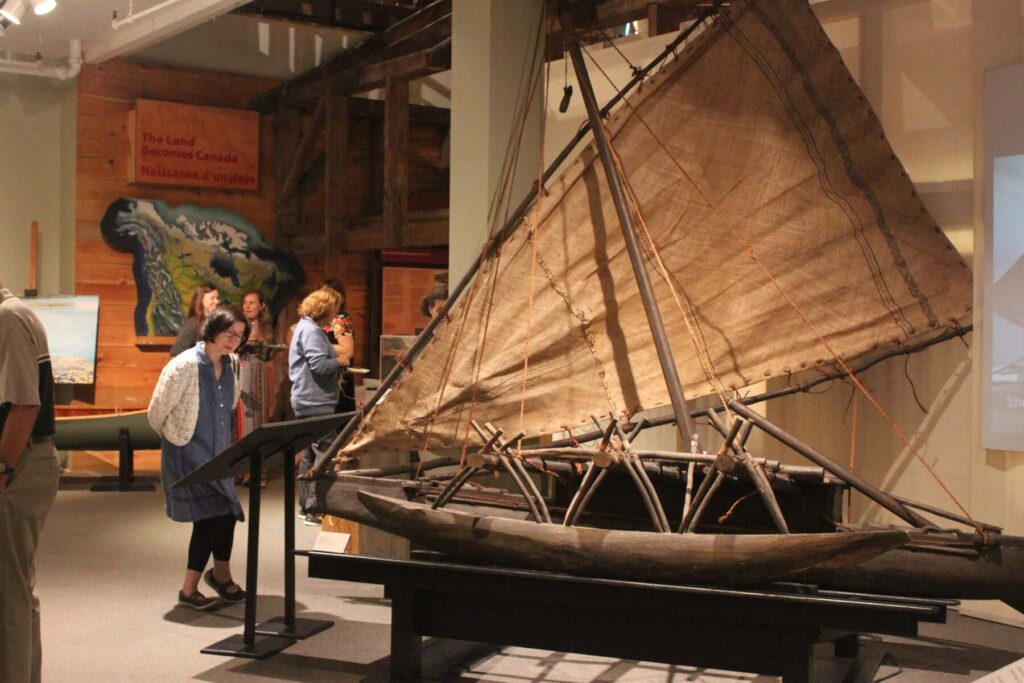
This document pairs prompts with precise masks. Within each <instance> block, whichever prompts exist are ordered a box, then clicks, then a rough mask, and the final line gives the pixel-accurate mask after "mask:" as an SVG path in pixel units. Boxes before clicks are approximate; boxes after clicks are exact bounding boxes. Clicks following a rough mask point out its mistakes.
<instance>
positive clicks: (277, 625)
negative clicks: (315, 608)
mask: <svg viewBox="0 0 1024 683" xmlns="http://www.w3.org/2000/svg"><path fill="white" fill-rule="evenodd" d="M332 626H334V622H333V621H328V620H327V619H296V620H295V626H293V627H291V628H289V627H288V625H287V624H286V623H285V620H284V617H274V618H273V619H270V620H268V621H264V622H263V623H262V624H256V633H259V634H260V635H265V636H284V637H285V638H294V639H295V640H305V639H306V638H309V637H310V636H315V635H316V634H317V633H320V632H321V631H326V630H327V629H329V628H330V627H332Z"/></svg>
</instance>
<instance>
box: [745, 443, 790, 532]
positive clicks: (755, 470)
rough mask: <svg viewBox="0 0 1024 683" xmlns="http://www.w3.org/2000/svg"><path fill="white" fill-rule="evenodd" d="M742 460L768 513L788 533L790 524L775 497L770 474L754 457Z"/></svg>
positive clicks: (780, 528)
mask: <svg viewBox="0 0 1024 683" xmlns="http://www.w3.org/2000/svg"><path fill="white" fill-rule="evenodd" d="M741 462H742V463H743V467H744V468H746V470H747V476H748V477H750V481H752V482H754V488H756V489H757V492H758V493H759V494H760V496H761V500H762V501H763V502H764V506H765V507H766V508H768V514H769V515H771V518H772V521H773V522H775V526H776V527H777V528H778V530H779V531H781V532H782V533H784V534H788V533H789V525H787V524H786V518H785V517H783V516H782V509H781V508H780V507H779V501H778V500H777V499H776V498H775V492H774V491H772V485H771V484H770V483H769V482H768V476H767V475H766V474H765V473H764V472H763V471H761V468H760V467H758V466H757V465H756V464H755V463H754V460H753V458H750V457H749V456H747V457H744V458H742V460H741Z"/></svg>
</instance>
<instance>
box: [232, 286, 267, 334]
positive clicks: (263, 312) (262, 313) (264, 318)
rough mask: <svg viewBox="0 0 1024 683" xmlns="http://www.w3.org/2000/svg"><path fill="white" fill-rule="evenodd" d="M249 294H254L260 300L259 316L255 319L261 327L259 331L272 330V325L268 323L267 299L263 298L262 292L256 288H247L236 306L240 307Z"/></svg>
mask: <svg viewBox="0 0 1024 683" xmlns="http://www.w3.org/2000/svg"><path fill="white" fill-rule="evenodd" d="M250 294H255V295H256V300H257V301H259V302H260V306H262V307H263V309H262V310H261V311H260V315H259V317H258V318H257V319H256V322H257V323H259V326H260V328H261V329H260V331H261V332H272V330H271V327H272V326H271V324H270V311H268V310H267V300H266V298H264V296H263V292H261V291H260V290H258V289H250V290H247V291H246V292H245V294H243V295H242V298H241V299H239V300H238V307H239V308H241V307H242V304H244V303H245V297H247V296H249V295H250ZM242 312H243V313H244V312H245V311H242Z"/></svg>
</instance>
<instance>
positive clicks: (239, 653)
mask: <svg viewBox="0 0 1024 683" xmlns="http://www.w3.org/2000/svg"><path fill="white" fill-rule="evenodd" d="M262 475H263V453H262V452H259V451H257V452H256V453H254V454H253V455H252V456H251V457H250V458H249V476H250V477H251V478H250V479H249V481H252V482H256V483H257V485H256V486H252V487H250V490H249V548H248V552H247V553H246V558H245V585H246V588H248V591H247V592H246V594H245V626H244V629H243V631H242V635H240V636H239V635H234V636H228V637H227V638H225V639H224V640H221V641H218V642H216V643H214V644H213V645H210V646H208V647H204V648H203V649H202V650H201V652H202V653H203V654H208V655H225V656H228V657H246V658H249V659H266V658H267V657H269V656H271V655H275V654H277V653H278V652H280V651H281V650H283V649H285V648H286V647H288V646H290V645H291V644H292V643H294V642H295V641H294V640H293V639H291V638H282V637H278V636H267V635H263V634H257V633H256V600H257V595H256V593H257V589H256V586H257V585H258V584H257V580H258V570H259V556H260V487H259V485H258V483H259V481H260V477H261V476H262ZM285 486H286V487H288V486H294V483H293V482H292V481H289V480H286V481H285Z"/></svg>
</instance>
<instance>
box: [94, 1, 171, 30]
mask: <svg viewBox="0 0 1024 683" xmlns="http://www.w3.org/2000/svg"><path fill="white" fill-rule="evenodd" d="M177 2H178V0H164V2H161V3H160V4H159V5H153V6H152V7H150V8H149V9H144V10H142V11H141V12H133V13H131V14H129V15H128V16H126V17H125V18H124V19H118V18H117V12H116V11H115V12H114V18H113V19H112V20H111V22H110V25H111V26H112V27H113V28H115V29H119V28H121V27H122V26H126V25H128V24H130V23H132V22H133V21H138V20H139V19H143V18H145V17H147V16H149V15H150V14H154V13H156V12H159V11H161V10H163V9H165V8H167V7H170V6H171V5H174V4H177Z"/></svg>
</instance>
